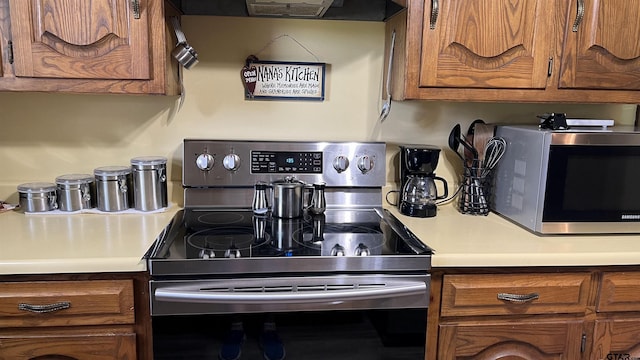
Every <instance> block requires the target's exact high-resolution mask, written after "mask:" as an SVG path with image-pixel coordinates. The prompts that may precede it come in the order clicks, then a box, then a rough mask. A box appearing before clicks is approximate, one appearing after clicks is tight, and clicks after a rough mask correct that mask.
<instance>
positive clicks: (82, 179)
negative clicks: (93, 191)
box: [56, 174, 94, 185]
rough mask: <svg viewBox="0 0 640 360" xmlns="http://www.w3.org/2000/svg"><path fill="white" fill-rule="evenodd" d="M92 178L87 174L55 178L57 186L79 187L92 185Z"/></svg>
mask: <svg viewBox="0 0 640 360" xmlns="http://www.w3.org/2000/svg"><path fill="white" fill-rule="evenodd" d="M93 180H94V177H93V176H91V175H89V174H66V175H60V176H58V177H57V178H56V184H58V185H81V184H88V183H92V182H93Z"/></svg>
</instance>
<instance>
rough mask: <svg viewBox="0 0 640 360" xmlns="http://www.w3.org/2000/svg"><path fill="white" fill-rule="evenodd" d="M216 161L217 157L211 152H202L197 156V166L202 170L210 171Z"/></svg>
mask: <svg viewBox="0 0 640 360" xmlns="http://www.w3.org/2000/svg"><path fill="white" fill-rule="evenodd" d="M214 162H215V159H214V158H213V155H211V154H206V153H205V154H200V155H198V157H197V158H196V166H197V167H198V169H200V170H202V171H209V170H211V168H213V163H214Z"/></svg>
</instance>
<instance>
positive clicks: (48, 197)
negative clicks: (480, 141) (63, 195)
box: [18, 182, 58, 213]
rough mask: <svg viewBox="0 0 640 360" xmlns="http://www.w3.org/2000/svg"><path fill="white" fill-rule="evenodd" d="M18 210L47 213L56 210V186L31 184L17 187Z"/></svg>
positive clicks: (43, 183)
mask: <svg viewBox="0 0 640 360" xmlns="http://www.w3.org/2000/svg"><path fill="white" fill-rule="evenodd" d="M18 193H19V203H20V208H21V209H24V211H25V212H29V213H34V212H47V211H51V210H55V209H57V208H58V203H57V196H56V184H53V183H48V182H33V183H25V184H20V185H18Z"/></svg>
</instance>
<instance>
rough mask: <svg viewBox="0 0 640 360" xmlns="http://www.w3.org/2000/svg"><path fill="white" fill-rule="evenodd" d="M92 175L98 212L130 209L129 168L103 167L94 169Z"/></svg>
mask: <svg viewBox="0 0 640 360" xmlns="http://www.w3.org/2000/svg"><path fill="white" fill-rule="evenodd" d="M93 174H94V175H95V178H96V194H97V205H98V210H101V211H110V212H112V211H123V210H127V209H128V208H129V207H130V205H129V203H130V202H129V192H130V188H131V167H129V166H104V167H99V168H96V169H94V170H93Z"/></svg>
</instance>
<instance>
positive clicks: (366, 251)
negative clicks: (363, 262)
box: [355, 244, 371, 256]
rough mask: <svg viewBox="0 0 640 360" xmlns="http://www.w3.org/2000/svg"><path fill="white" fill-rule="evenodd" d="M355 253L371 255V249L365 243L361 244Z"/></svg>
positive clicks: (357, 254)
mask: <svg viewBox="0 0 640 360" xmlns="http://www.w3.org/2000/svg"><path fill="white" fill-rule="evenodd" d="M355 255H356V256H369V255H371V250H369V248H368V247H367V246H366V245H365V244H360V245H358V247H357V248H356V252H355Z"/></svg>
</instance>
